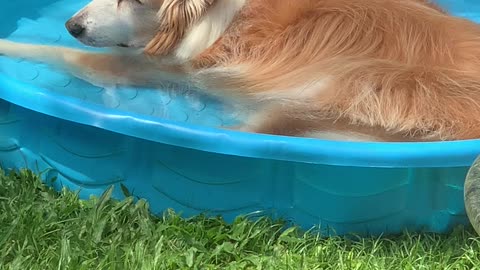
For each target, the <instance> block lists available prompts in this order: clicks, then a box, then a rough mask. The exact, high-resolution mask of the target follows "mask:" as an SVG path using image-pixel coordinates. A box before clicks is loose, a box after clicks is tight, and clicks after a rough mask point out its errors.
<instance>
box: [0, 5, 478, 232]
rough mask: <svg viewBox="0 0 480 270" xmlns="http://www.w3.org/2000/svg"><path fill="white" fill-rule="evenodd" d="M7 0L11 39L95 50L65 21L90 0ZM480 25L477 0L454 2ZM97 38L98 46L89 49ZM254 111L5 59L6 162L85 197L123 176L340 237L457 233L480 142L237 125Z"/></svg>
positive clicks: (199, 202) (154, 198)
mask: <svg viewBox="0 0 480 270" xmlns="http://www.w3.org/2000/svg"><path fill="white" fill-rule="evenodd" d="M0 1H2V10H0V18H1V19H0V20H1V23H0V37H2V38H8V39H11V40H16V41H26V42H34V43H43V44H57V45H66V46H72V47H83V46H82V45H81V44H79V43H78V42H77V41H75V40H74V39H73V38H71V37H70V36H69V35H68V33H67V32H66V30H65V28H64V23H65V21H66V20H67V19H68V18H69V17H70V16H71V15H73V14H74V13H75V12H76V11H77V10H78V9H80V8H81V7H82V6H84V5H85V4H86V3H87V2H88V1H85V0H80V1H67V0H61V1H52V0H36V1H28V0H19V1H7V0H0ZM440 4H442V5H443V6H444V7H446V8H448V9H449V10H451V11H452V12H453V13H454V14H455V15H457V16H463V17H466V18H468V19H471V20H474V21H478V22H480V2H478V1H477V0H464V1H460V0H448V1H447V0H444V1H440ZM86 49H88V48H86ZM245 113H246V112H244V111H242V109H241V108H237V107H236V106H234V104H223V103H221V102H219V101H217V100H214V99H211V98H209V97H206V96H202V95H199V94H197V93H196V92H195V91H193V90H191V89H179V88H169V89H162V90H160V91H158V90H155V89H135V88H124V87H123V88H122V87H120V88H118V89H105V88H99V87H96V86H93V85H90V84H88V83H87V82H84V81H82V80H80V79H76V78H73V77H70V76H68V75H67V74H64V73H62V72H61V71H58V70H52V69H50V68H49V67H47V66H45V65H41V64H35V63H30V62H27V61H22V60H17V59H9V58H6V57H0V163H1V165H2V166H3V167H4V168H9V169H10V168H12V169H19V168H30V169H32V170H34V171H38V172H45V173H43V174H42V175H43V177H44V179H45V181H46V182H48V183H51V182H50V181H49V180H51V179H53V178H56V181H54V182H52V183H51V184H52V185H53V186H54V187H55V188H57V189H60V188H62V187H67V188H69V189H72V190H79V192H80V196H81V197H82V198H88V197H89V196H90V195H100V194H101V193H102V192H103V191H104V190H105V189H106V188H108V187H109V186H110V185H112V184H113V185H115V186H116V188H115V192H114V193H115V197H117V198H122V197H123V196H124V195H123V193H122V191H121V188H120V184H122V185H124V186H125V187H127V188H128V190H129V191H130V192H131V193H132V194H133V195H134V196H136V197H138V198H144V199H146V200H147V201H148V202H149V203H150V206H151V209H152V211H153V212H154V213H157V214H160V213H162V212H163V211H165V210H166V209H168V208H172V209H174V210H176V211H177V212H180V213H182V214H183V215H184V216H186V217H188V216H192V215H195V214H199V213H206V214H210V215H222V216H223V217H224V218H226V219H227V220H232V219H233V218H234V217H236V216H238V215H244V214H250V213H257V214H266V215H271V216H272V217H275V218H277V217H281V218H283V219H287V220H290V221H292V222H293V223H295V224H298V225H300V226H302V227H303V228H305V229H309V228H311V227H312V226H320V228H321V229H322V230H323V232H325V233H327V234H330V233H336V234H346V233H356V234H362V235H369V234H370V235H378V234H382V233H384V234H389V233H398V232H400V231H402V230H405V229H408V230H411V231H432V232H448V231H449V230H451V229H452V228H453V227H454V226H456V225H459V224H468V219H467V216H466V213H465V208H464V204H463V183H464V178H465V175H466V173H467V170H468V167H469V166H470V165H471V164H472V163H473V161H474V159H475V158H476V157H477V156H478V155H479V154H480V140H472V141H459V142H438V143H354V142H334V141H324V140H315V139H307V138H290V137H280V136H270V135H260V134H247V133H240V132H233V131H226V130H223V129H220V128H219V127H221V126H225V125H231V124H235V123H236V122H238V121H241V120H242V119H243V117H244V115H245Z"/></svg>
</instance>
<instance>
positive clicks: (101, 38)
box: [71, 0, 158, 47]
mask: <svg viewBox="0 0 480 270" xmlns="http://www.w3.org/2000/svg"><path fill="white" fill-rule="evenodd" d="M157 12H158V10H155V9H154V8H152V7H151V6H149V5H146V4H143V3H142V2H139V1H136V0H120V1H119V0H93V1H92V2H91V3H90V4H88V5H87V6H86V7H85V8H83V9H82V10H80V11H79V12H78V13H77V14H75V15H74V16H73V17H72V19H71V20H74V21H75V23H77V24H80V25H82V26H83V27H84V28H85V32H84V34H82V35H81V36H79V37H77V39H78V40H79V41H81V42H82V43H84V44H86V45H89V46H94V47H115V46H119V45H120V46H127V47H144V46H145V44H147V42H148V41H149V40H151V39H152V38H153V36H154V35H155V30H156V28H157Z"/></svg>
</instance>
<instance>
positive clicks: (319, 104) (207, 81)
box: [0, 0, 480, 141]
mask: <svg viewBox="0 0 480 270" xmlns="http://www.w3.org/2000/svg"><path fill="white" fill-rule="evenodd" d="M221 1H225V0H145V1H144V4H146V5H150V6H158V7H159V18H161V19H160V21H159V23H158V32H157V33H155V34H154V35H153V36H154V37H153V39H152V40H151V41H150V43H148V44H146V46H145V48H144V52H145V54H146V55H148V56H149V57H146V58H147V59H148V61H143V60H140V58H138V59H136V60H135V61H131V59H130V58H129V60H128V61H126V60H125V59H120V58H118V57H111V58H109V57H110V56H104V55H103V56H101V55H96V54H90V53H81V52H78V51H73V50H68V51H67V50H66V49H63V50H64V52H65V54H68V55H77V56H78V57H74V58H75V60H72V61H71V62H69V64H70V65H72V66H75V67H76V68H78V69H80V68H84V69H90V70H95V71H98V72H99V73H98V74H100V75H103V76H105V77H110V79H112V78H113V80H115V78H117V79H119V78H121V79H122V80H125V81H127V82H129V83H132V84H142V82H145V83H150V84H151V83H152V81H155V79H156V78H158V80H159V81H161V80H164V79H168V78H171V77H172V76H174V77H175V78H182V79H185V80H187V81H188V82H190V83H193V84H195V85H197V86H200V87H202V88H203V89H205V91H207V92H208V93H211V94H214V95H217V96H221V97H224V98H230V99H235V100H237V101H238V102H249V103H250V104H254V105H255V106H257V109H258V110H257V111H258V113H257V114H256V115H254V116H252V118H251V119H250V120H249V121H248V123H246V125H245V126H243V127H241V128H240V129H241V130H244V131H250V132H259V133H270V134H280V135H292V136H302V135H305V134H311V133H312V132H313V133H314V132H320V133H322V132H327V133H332V132H333V133H339V134H340V133H342V134H352V136H353V137H355V136H356V135H355V134H360V135H362V136H367V137H368V138H370V139H372V140H386V141H428V140H461V139H473V138H480V26H479V25H477V24H475V23H473V22H470V21H467V20H465V19H461V18H457V17H453V16H450V15H448V14H447V13H445V12H444V11H443V10H442V9H440V8H439V7H437V6H435V5H434V4H431V3H429V2H428V1H427V0H368V1H367V0H246V2H245V4H244V5H243V7H242V8H241V10H239V11H238V12H237V13H236V15H235V17H234V18H233V20H232V21H231V22H230V23H229V25H228V27H227V28H226V30H225V31H223V33H222V35H221V36H219V37H218V39H216V41H215V42H214V43H213V44H208V46H207V47H206V48H205V50H203V51H202V52H201V53H200V54H197V55H195V56H193V57H192V58H189V59H175V57H174V56H175V50H177V49H178V47H179V45H180V44H181V42H182V41H183V40H185V38H186V35H187V33H188V30H189V29H193V28H192V27H194V26H195V25H198V24H200V23H202V20H204V19H205V18H207V17H208V16H214V15H212V14H218V13H213V12H211V11H212V10H213V9H214V7H215V5H219V4H220V2H221ZM227 1H232V2H233V0H227ZM235 1H239V0H235ZM228 3H229V2H223V4H224V5H226V4H228ZM215 16H218V15H215ZM212 21H214V20H212ZM203 23H205V21H203ZM212 27H213V26H212ZM190 34H191V33H190ZM206 44H207V43H206ZM0 45H1V44H0ZM199 46H200V45H199ZM20 47H21V46H18V45H17V48H16V49H15V50H17V51H16V54H17V55H22V53H19V52H18V50H20V49H19V48H20ZM0 48H1V46H0ZM12 48H13V46H12ZM12 48H10V49H11V51H10V54H12V55H15V53H13V52H12V51H14V50H13V49H12ZM30 49H31V48H30ZM43 50H45V48H43ZM30 51H31V50H30ZM0 53H2V52H1V50H0ZM23 54H28V53H27V50H26V49H25V50H24V51H23ZM30 54H32V53H31V52H30ZM44 54H45V51H44ZM105 57H107V58H105ZM31 58H35V57H34V56H32V57H31ZM37 58H39V57H38V55H37ZM163 58H168V59H169V61H166V62H165V61H161V60H162V59H163ZM65 59H66V58H65ZM65 59H64V61H67V62H68V61H70V60H65ZM68 59H70V58H68ZM172 59H173V61H172ZM72 62H73V63H72ZM167 63H168V64H167ZM132 66H133V68H132ZM147 80H148V82H147Z"/></svg>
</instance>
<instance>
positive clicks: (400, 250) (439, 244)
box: [0, 171, 480, 270]
mask: <svg viewBox="0 0 480 270" xmlns="http://www.w3.org/2000/svg"><path fill="white" fill-rule="evenodd" d="M283 225H284V224H282V223H281V222H275V221H270V220H267V219H260V220H257V221H256V222H252V221H248V220H247V219H245V218H238V219H237V220H236V221H235V222H234V223H233V224H227V223H225V222H224V221H222V220H221V219H219V218H210V219H209V218H205V217H202V216H199V217H195V218H193V219H187V220H185V219H182V218H180V217H178V215H176V214H175V213H172V212H168V213H166V214H165V215H164V216H163V217H160V218H156V217H153V216H151V215H150V214H149V212H148V205H147V204H146V203H145V202H143V201H139V202H137V203H135V202H133V201H132V200H130V199H127V200H125V201H121V202H119V201H114V200H111V199H109V196H108V193H106V194H105V195H104V196H103V197H102V198H99V199H92V200H89V201H81V200H79V199H78V197H77V196H76V194H74V193H71V192H68V191H63V192H61V193H56V192H54V191H52V190H50V189H49V188H47V187H45V186H43V185H42V183H41V182H40V180H39V178H38V177H37V176H36V175H34V174H32V173H31V172H28V171H24V172H20V173H12V174H8V175H6V174H4V173H3V172H0V249H1V250H0V269H42V270H44V269H479V267H480V241H479V240H480V238H476V235H475V234H474V233H473V230H472V229H471V228H466V229H462V228H459V229H457V230H455V231H454V232H453V233H451V234H450V235H436V234H420V235H409V234H404V235H400V236H396V237H390V238H383V239H358V240H352V239H350V240H347V239H342V238H329V239H322V238H320V237H318V235H314V234H311V233H301V232H300V231H298V230H297V229H295V228H290V229H287V230H282V227H283Z"/></svg>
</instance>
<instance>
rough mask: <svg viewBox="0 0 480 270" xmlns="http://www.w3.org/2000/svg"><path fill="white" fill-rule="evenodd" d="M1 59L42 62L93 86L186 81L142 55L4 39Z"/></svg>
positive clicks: (174, 69)
mask: <svg viewBox="0 0 480 270" xmlns="http://www.w3.org/2000/svg"><path fill="white" fill-rule="evenodd" d="M0 55H5V56H8V57H13V58H22V59H25V60H29V61H33V62H41V63H45V64H49V65H52V66H54V67H56V68H59V69H62V70H65V71H67V72H69V73H71V74H72V75H74V76H76V77H79V78H81V79H84V80H86V81H89V82H91V83H93V84H100V85H102V86H105V85H117V84H122V85H142V86H148V85H157V84H161V83H164V82H166V81H175V82H176V81H178V80H180V79H181V78H183V73H182V69H181V68H177V67H173V66H171V67H169V66H160V65H153V64H152V63H151V62H149V61H147V59H146V58H144V57H143V56H142V55H140V56H139V55H128V54H113V53H112V54H107V53H95V52H88V51H82V50H78V49H72V48H66V47H58V46H48V45H34V44H25V43H17V42H11V41H7V40H2V39H0Z"/></svg>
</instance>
